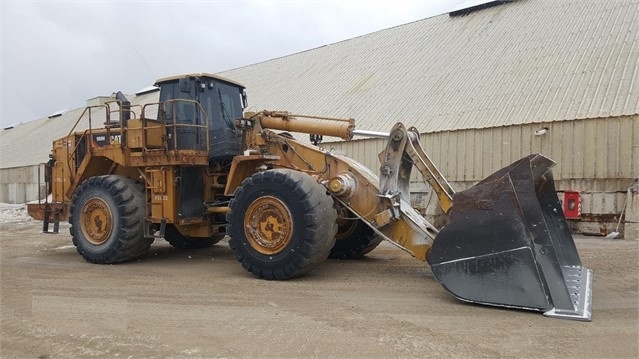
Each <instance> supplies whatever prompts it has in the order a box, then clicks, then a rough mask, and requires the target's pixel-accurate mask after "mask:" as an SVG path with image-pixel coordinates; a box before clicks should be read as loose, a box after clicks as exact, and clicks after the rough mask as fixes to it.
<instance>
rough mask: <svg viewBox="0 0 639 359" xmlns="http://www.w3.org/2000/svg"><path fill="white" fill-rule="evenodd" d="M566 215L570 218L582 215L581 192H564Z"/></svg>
mask: <svg viewBox="0 0 639 359" xmlns="http://www.w3.org/2000/svg"><path fill="white" fill-rule="evenodd" d="M564 216H565V217H566V218H568V219H578V218H580V217H581V196H580V195H579V192H564Z"/></svg>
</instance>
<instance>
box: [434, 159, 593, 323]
mask: <svg viewBox="0 0 639 359" xmlns="http://www.w3.org/2000/svg"><path fill="white" fill-rule="evenodd" d="M553 166H554V162H553V161H552V160H550V159H548V158H547V157H544V156H542V155H539V154H535V155H530V156H528V157H525V158H523V159H521V160H519V161H517V162H515V163H513V164H511V165H510V166H508V167H505V168H503V169H501V170H499V171H497V172H495V173H494V174H492V175H491V176H489V177H487V178H486V179H484V180H483V181H481V182H480V183H478V184H477V185H475V186H473V187H472V188H470V189H468V190H466V191H462V192H458V193H456V194H455V195H454V196H453V207H452V209H451V212H450V213H449V219H450V222H449V224H448V225H446V226H445V227H444V228H443V229H442V230H441V231H440V232H439V234H438V235H437V237H436V238H435V241H434V243H433V246H432V249H431V252H430V254H429V257H428V262H429V263H430V265H431V269H432V271H433V275H434V276H435V278H436V279H437V280H438V281H439V282H440V283H441V284H442V285H443V286H444V287H445V288H446V289H447V290H448V291H450V292H451V293H452V294H453V295H454V296H456V297H457V298H459V299H461V300H464V301H468V302H474V303H480V304H487V305H495V306H503V307H512V308H520V309H529V310H537V311H542V312H544V315H547V316H550V317H558V318H567V319H575V320H586V321H589V320H590V319H591V298H592V272H591V271H590V270H589V269H587V268H585V267H582V265H581V261H580V259H579V253H578V252H577V248H576V247H575V243H574V240H573V238H572V236H571V234H570V231H569V229H568V223H567V222H566V219H565V217H564V214H563V211H562V208H561V204H560V202H559V198H558V197H557V194H556V192H555V186H554V181H553V176H552V171H551V168H552V167H553Z"/></svg>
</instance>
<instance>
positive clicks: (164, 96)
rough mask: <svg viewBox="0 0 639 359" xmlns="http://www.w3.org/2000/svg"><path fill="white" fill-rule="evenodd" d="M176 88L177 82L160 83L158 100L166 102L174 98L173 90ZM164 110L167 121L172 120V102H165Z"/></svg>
mask: <svg viewBox="0 0 639 359" xmlns="http://www.w3.org/2000/svg"><path fill="white" fill-rule="evenodd" d="M176 89H177V83H176V82H174V83H168V84H162V89H161V91H160V94H161V96H160V102H163V103H164V102H166V101H168V100H173V99H175V90H176ZM164 111H165V112H166V119H167V122H173V121H172V120H173V103H165V104H164Z"/></svg>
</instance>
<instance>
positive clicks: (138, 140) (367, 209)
mask: <svg viewBox="0 0 639 359" xmlns="http://www.w3.org/2000/svg"><path fill="white" fill-rule="evenodd" d="M156 86H158V87H159V89H160V99H159V102H157V103H148V104H144V105H142V106H132V105H131V104H130V103H129V102H128V101H127V99H126V97H124V96H123V95H122V94H121V93H118V94H117V96H116V98H115V100H113V101H112V102H107V103H105V104H103V105H99V106H92V107H87V108H86V109H85V111H84V113H83V114H82V115H81V116H80V119H78V122H80V121H81V120H83V121H88V126H87V127H88V129H86V130H84V131H76V130H75V127H74V129H72V130H71V132H70V133H69V135H68V136H66V137H64V138H60V139H58V140H55V141H54V143H53V152H52V154H51V156H50V157H51V158H50V161H49V162H48V164H47V166H46V168H47V171H46V176H45V178H46V183H47V186H48V188H49V190H50V191H51V198H52V200H51V201H46V202H45V203H42V204H38V205H31V206H29V212H30V214H31V215H32V216H33V217H35V218H38V219H43V220H44V229H45V230H47V231H48V225H49V223H50V222H52V221H53V223H54V226H55V228H54V230H57V224H58V223H59V221H60V220H66V219H68V220H69V222H70V225H71V228H70V232H71V236H72V238H73V244H74V245H75V246H76V248H77V251H78V252H79V253H80V254H81V255H82V256H83V257H84V258H85V259H86V260H87V261H90V262H93V263H100V264H103V263H118V262H124V261H130V260H133V259H136V258H139V257H140V256H142V255H144V254H145V253H146V252H147V251H148V250H149V247H150V245H151V243H152V242H153V240H154V239H156V238H165V239H166V240H167V241H168V242H169V243H170V244H171V245H173V246H176V247H180V248H199V247H206V246H210V245H213V244H215V243H216V242H218V241H219V240H220V239H222V238H223V237H224V236H225V235H228V236H229V238H230V239H229V245H230V247H231V249H232V251H233V253H234V255H235V257H236V258H237V260H238V261H239V262H241V263H242V266H243V267H244V268H245V269H246V270H247V271H249V272H251V273H252V274H254V275H255V276H256V277H259V278H265V279H275V280H284V279H290V278H294V277H298V276H301V275H303V274H305V273H307V272H308V271H310V270H312V269H313V268H315V267H316V266H318V265H319V264H320V263H322V262H323V261H324V260H325V259H326V258H328V257H331V258H339V259H348V258H356V257H360V256H363V255H365V254H366V253H368V252H370V251H371V250H373V249H374V248H375V247H376V246H377V245H378V244H379V243H380V242H381V241H382V240H384V239H385V240H389V241H390V242H391V243H394V244H395V245H397V246H398V247H400V248H402V249H403V250H405V251H406V252H408V253H409V254H411V255H413V256H414V257H416V258H417V259H420V260H423V261H427V262H428V263H429V264H430V268H431V271H432V273H433V275H434V277H435V278H436V279H437V280H438V281H439V282H440V283H441V284H442V285H443V286H444V288H446V290H448V291H449V292H450V293H452V295H454V296H455V297H457V298H459V299H461V300H463V301H468V302H473V303H480V304H487V305H494V306H503V307H512V308H521V309H529V310H535V311H541V312H543V313H544V314H545V315H548V316H552V317H559V318H568V319H577V320H590V318H591V296H592V294H591V285H592V274H591V271H590V270H588V269H587V268H585V267H583V266H582V265H581V262H580V259H579V254H578V253H577V250H576V248H575V244H574V241H573V239H572V237H571V234H570V232H569V230H568V226H567V223H566V220H565V218H564V215H563V212H562V209H561V206H560V203H559V200H558V198H557V195H556V193H555V188H554V183H553V177H552V172H551V168H552V166H553V165H554V163H553V162H552V161H551V160H550V159H548V158H546V157H544V156H542V155H539V154H533V155H530V156H528V157H525V158H523V159H521V160H519V161H517V162H515V163H513V164H512V165H510V166H508V167H506V168H503V169H501V170H499V171H497V172H495V173H494V174H493V175H491V176H490V177H488V178H486V179H485V180H483V181H482V182H480V183H478V184H477V185H476V186H474V187H472V188H470V189H468V190H466V191H462V192H457V193H455V191H454V190H453V189H452V188H451V186H450V185H449V184H448V183H447V182H446V179H445V178H444V176H443V175H442V173H441V172H440V171H439V170H438V169H437V167H436V166H435V165H434V164H433V163H432V162H431V160H430V159H429V157H428V155H427V154H426V153H425V152H424V150H423V148H422V147H421V144H420V141H419V133H418V131H417V129H415V128H406V127H405V126H404V125H403V124H401V123H397V124H395V126H394V127H393V128H392V129H391V131H390V132H389V133H377V132H375V133H374V132H368V131H362V130H357V129H355V121H354V120H353V119H334V118H321V117H312V116H300V115H295V116H294V115H292V114H289V113H288V112H274V111H261V112H246V113H243V111H244V109H245V108H246V103H247V101H246V95H245V88H244V86H242V85H241V84H238V83H236V82H234V81H231V80H228V79H224V78H221V77H218V76H215V75H210V74H190V75H184V76H176V77H170V78H165V79H162V80H159V81H157V83H156ZM98 114H99V115H98ZM96 118H98V119H99V120H96ZM78 122H76V126H77V124H78ZM98 122H100V123H98ZM101 122H104V123H101ZM291 133H306V134H310V135H311V136H310V137H311V142H312V143H313V144H307V143H303V142H302V141H299V140H297V139H296V138H295V137H294V136H293V135H292V134H291ZM356 135H365V136H382V137H385V138H387V141H388V142H387V146H386V148H385V149H383V150H382V151H381V153H380V156H379V158H380V173H379V175H376V174H375V173H373V172H372V171H371V170H369V169H368V168H366V167H365V166H363V165H362V164H360V163H358V162H357V161H355V160H354V159H352V158H349V157H346V156H343V155H339V154H336V153H333V152H331V151H328V150H326V149H324V148H322V147H321V146H317V144H318V143H319V141H320V140H321V138H322V136H332V137H339V138H342V139H344V140H350V139H351V138H352V137H353V136H356ZM413 167H415V168H417V170H418V171H419V173H420V174H421V176H422V177H423V179H424V181H426V182H427V183H428V184H430V185H431V186H432V188H433V189H434V191H435V193H436V194H437V197H438V200H439V203H440V205H441V208H442V210H443V211H444V212H445V213H446V214H447V215H448V223H447V224H446V225H445V226H444V227H443V228H441V229H439V230H438V229H437V228H435V227H434V226H433V225H431V224H430V223H429V222H428V221H426V220H425V219H424V218H423V217H422V216H421V215H420V214H419V213H418V212H417V211H416V210H414V209H413V208H411V206H410V190H409V186H408V185H409V181H410V173H411V171H412V168H413Z"/></svg>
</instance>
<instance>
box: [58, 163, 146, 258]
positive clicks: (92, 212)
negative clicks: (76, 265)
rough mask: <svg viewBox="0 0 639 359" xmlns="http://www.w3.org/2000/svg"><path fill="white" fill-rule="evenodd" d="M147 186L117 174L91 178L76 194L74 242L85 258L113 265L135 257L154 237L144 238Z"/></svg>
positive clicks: (72, 211)
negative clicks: (145, 187) (145, 193)
mask: <svg viewBox="0 0 639 359" xmlns="http://www.w3.org/2000/svg"><path fill="white" fill-rule="evenodd" d="M144 206H145V200H144V188H143V187H142V186H141V185H139V184H137V183H135V182H134V181H133V180H131V179H129V178H126V177H121V176H115V175H107V176H98V177H91V178H89V179H87V180H86V181H84V182H82V184H81V185H80V187H78V189H77V190H76V191H75V193H74V194H73V198H72V199H71V207H70V209H69V223H70V224H71V228H70V232H71V236H72V238H73V244H74V245H75V246H76V249H77V251H78V253H80V255H82V257H84V259H86V260H87V261H89V262H92V263H98V264H110V263H119V262H126V261H130V260H133V259H136V258H138V257H140V256H141V255H143V254H144V253H146V252H147V251H148V250H149V247H150V246H151V243H152V242H153V239H149V238H144V226H145V218H144V216H145V214H144Z"/></svg>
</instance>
